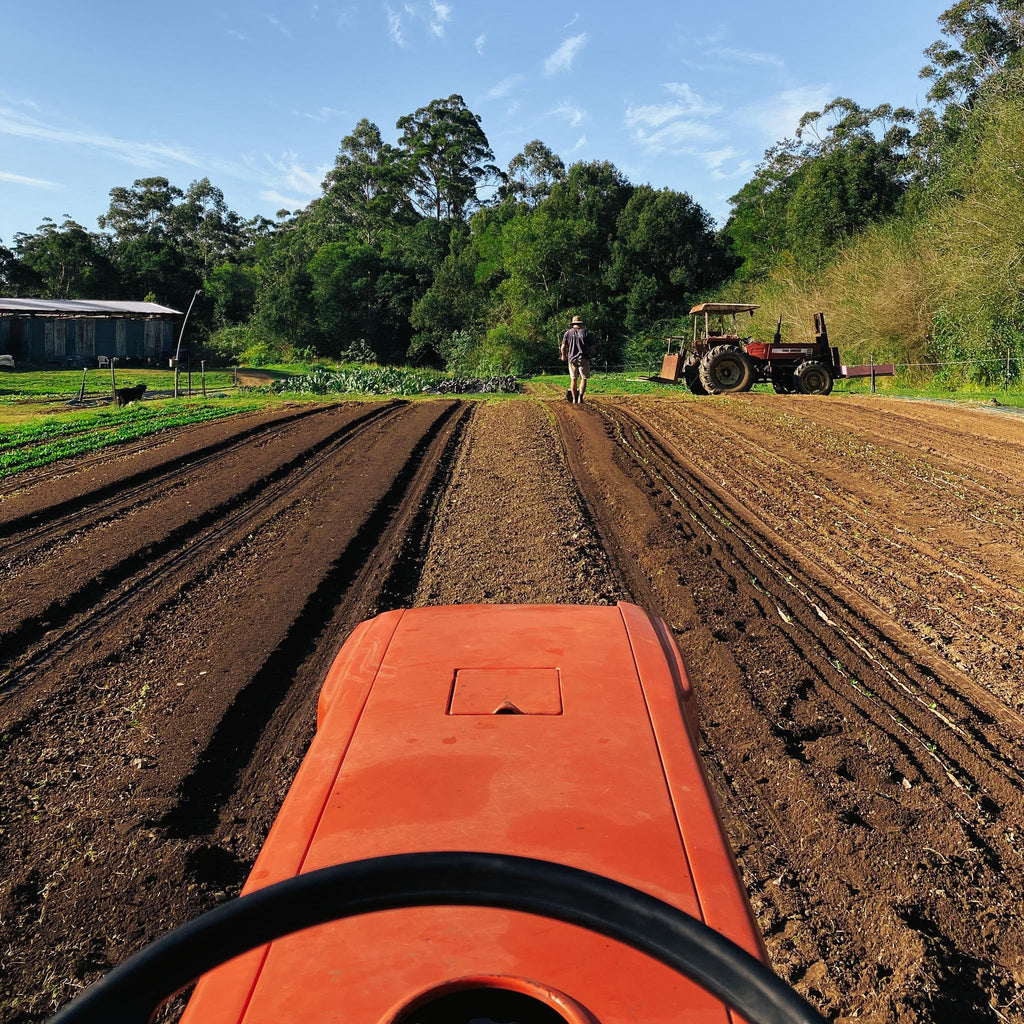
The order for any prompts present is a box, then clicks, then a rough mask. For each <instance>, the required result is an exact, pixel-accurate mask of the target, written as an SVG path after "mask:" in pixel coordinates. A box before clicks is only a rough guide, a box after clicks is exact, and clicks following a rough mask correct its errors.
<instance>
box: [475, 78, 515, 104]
mask: <svg viewBox="0 0 1024 1024" xmlns="http://www.w3.org/2000/svg"><path fill="white" fill-rule="evenodd" d="M522 80H523V76H522V75H509V76H508V78H503V79H502V80H501V81H500V82H499V83H498V84H497V85H495V86H492V87H491V88H490V89H488V90H487V92H485V93H484V99H485V100H500V99H504V98H505V97H506V96H507V95H508V94H509V93H510V92H511V91H512V90H513V89H514V88H515V87H516V86H517V85H518V84H519V83H520V82H521V81H522Z"/></svg>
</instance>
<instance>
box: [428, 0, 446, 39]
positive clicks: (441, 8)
mask: <svg viewBox="0 0 1024 1024" xmlns="http://www.w3.org/2000/svg"><path fill="white" fill-rule="evenodd" d="M430 10H431V12H432V13H433V15H434V17H433V18H432V19H429V20H430V31H431V32H433V33H434V35H435V36H443V35H444V27H445V25H447V24H448V22H449V21H451V18H452V6H451V4H443V3H440V2H439V0H430Z"/></svg>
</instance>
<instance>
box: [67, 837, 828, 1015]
mask: <svg viewBox="0 0 1024 1024" xmlns="http://www.w3.org/2000/svg"><path fill="white" fill-rule="evenodd" d="M423 906H473V907H496V908H499V909H503V910H519V911H525V912H527V913H533V914H537V915H539V916H541V917H548V918H554V919H555V920H558V921H565V922H568V923H569V924H575V925H580V926H582V927H584V928H587V929H589V930H591V931H594V932H598V933H599V934H601V935H605V936H607V937H608V938H612V939H617V940H618V941H620V942H624V943H625V944H626V945H628V946H632V947H633V948H634V949H637V950H639V951H641V952H642V953H646V954H648V955H649V956H652V957H654V958H655V959H656V960H660V961H661V962H662V963H663V964H666V965H668V966H669V967H671V968H673V969H674V970H676V971H678V972H679V973H681V974H684V975H685V976H686V977H688V978H690V979H691V980H692V981H695V982H696V983H697V984H699V985H700V986H702V987H703V988H705V989H707V990H708V991H709V992H711V993H712V994H714V995H715V996H717V997H718V998H719V999H721V1000H722V1001H723V1002H725V1003H726V1004H727V1005H729V1006H730V1007H732V1008H733V1009H734V1010H737V1011H739V1012H740V1013H741V1014H743V1016H744V1017H746V1018H747V1019H748V1020H749V1021H750V1022H751V1024H825V1020H824V1018H823V1017H821V1016H820V1015H819V1014H818V1013H817V1011H815V1010H814V1009H813V1008H812V1007H811V1006H810V1005H809V1004H808V1003H806V1002H805V1001H804V1000H803V999H802V998H801V997H800V996H799V995H797V993H796V992H794V991H793V990H792V989H791V988H790V987H789V986H788V985H786V984H785V983H784V982H783V981H781V980H780V979H779V978H778V977H776V975H774V974H773V973H772V972H771V971H770V970H769V969H768V968H767V967H765V966H764V964H762V963H761V962H760V961H759V960H757V959H755V958H754V957H752V956H751V955H750V954H749V953H747V952H746V951H745V950H743V949H741V948H740V947H739V946H737V945H736V944H735V943H733V942H731V941H729V939H726V938H724V937H723V936H722V935H720V934H719V933H718V932H716V931H714V930H713V929H712V928H709V927H708V926H707V925H705V924H703V923H702V922H700V921H698V920H696V919H695V918H692V917H690V916H689V915H687V914H684V913H683V912H682V911H680V910H677V909H676V908H675V907H673V906H670V905H669V904H667V903H664V902H662V901H661V900H659V899H655V898H654V897H653V896H650V895H648V894H647V893H643V892H640V891H639V890H637V889H633V888H631V887H630V886H628V885H623V884H622V883H621V882H614V881H612V880H611V879H608V878H604V877H602V876H601V875H595V874H592V873H590V872H589V871H581V870H579V869H578V868H571V867H566V866H565V865H562V864H552V863H550V862H549V861H543V860H533V859H531V858H528V857H510V856H506V855H503V854H491V853H410V854H398V855H396V856H392V857H374V858H371V859H369V860H361V861H354V862H353V863H351V864H339V865H337V866H335V867H330V868H323V869H322V870H320V871H311V872H309V873H308V874H304V875H298V876H296V877H295V878H289V879H287V880H286V881H284V882H279V883H277V884H276V885H271V886H268V887H267V888H265V889H258V890H256V891H255V892H253V893H250V894H249V895H248V896H243V897H241V898H240V899H237V900H232V901H231V902H230V903H226V904H224V905H223V906H221V907H217V908H216V909H215V910H211V911H209V912H208V913H206V914H203V915H202V916H201V917H197V918H196V919H195V920H194V921H191V922H190V923H189V924H186V925H184V926H183V927H181V928H178V929H177V930H175V931H173V932H171V933H170V934H169V935H166V936H164V938H162V939H159V940H158V941H156V942H154V943H153V944H152V945H150V946H147V947H146V948H145V949H143V950H142V951H141V952H139V953H136V954H135V955H134V956H132V957H130V958H129V959H128V960H126V961H125V962H124V963H122V964H120V965H119V966H118V967H116V968H115V969H114V970H113V971H111V972H110V973H109V974H107V975H106V976H105V977H103V978H101V979H100V980H99V981H97V982H96V983H95V984H94V985H92V986H90V987H89V988H87V989H86V990H85V991H84V992H82V993H81V995H79V996H78V997H77V998H76V999H75V1000H74V1001H72V1002H71V1003H69V1004H68V1005H67V1006H66V1007H64V1009H63V1010H61V1011H60V1012H59V1013H58V1014H57V1015H56V1016H55V1017H52V1018H51V1020H50V1024H112V1022H118V1024H146V1022H147V1021H148V1020H149V1019H150V1018H151V1017H152V1015H153V1014H154V1013H155V1012H156V1010H157V1009H158V1008H159V1006H160V1004H161V1003H163V1002H164V1001H166V1000H167V999H169V998H170V997H171V996H173V995H174V994H175V993H176V992H178V991H180V990H181V989H183V988H184V987H185V986H186V985H188V984H189V983H190V982H192V981H195V980H196V978H198V977H199V976H200V975H201V974H205V973H206V972H207V971H209V970H212V969H213V968H214V967H216V966H217V965H218V964H222V963H224V962H225V961H227V960H230V959H231V958H232V957H235V956H238V955H239V954H241V953H244V952H246V951H247V950H250V949H255V948H256V947H257V946H262V945H263V944H264V943H267V942H271V941H273V940H274V939H279V938H282V937H283V936H285V935H290V934H291V933H292V932H296V931H300V930H301V929H303V928H309V927H312V926H313V925H317V924H326V923H327V922H329V921H337V920H341V919H342V918H346V917H355V916H357V915H359V914H368V913H371V912H373V911H378V910H397V909H400V908H402V907H423Z"/></svg>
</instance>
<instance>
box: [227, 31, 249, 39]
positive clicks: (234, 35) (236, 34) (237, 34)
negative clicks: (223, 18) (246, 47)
mask: <svg viewBox="0 0 1024 1024" xmlns="http://www.w3.org/2000/svg"><path fill="white" fill-rule="evenodd" d="M228 35H229V36H231V37H232V38H233V39H238V40H239V41H240V42H243V43H248V42H249V37H248V36H247V35H246V34H245V33H244V32H239V31H238V29H237V28H229V29H228Z"/></svg>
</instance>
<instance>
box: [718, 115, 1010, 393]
mask: <svg viewBox="0 0 1024 1024" xmlns="http://www.w3.org/2000/svg"><path fill="white" fill-rule="evenodd" d="M973 124H974V131H975V132H976V133H977V137H976V140H975V145H974V146H972V147H970V152H971V163H970V164H969V166H966V167H964V168H962V169H960V171H959V173H958V174H957V177H956V184H957V189H956V190H955V192H954V193H953V194H952V195H949V194H948V193H947V195H946V196H945V197H943V198H942V199H940V200H938V201H936V202H935V203H933V204H932V205H930V206H926V207H925V209H924V211H923V212H921V213H918V214H915V215H912V216H904V217H897V218H893V219H891V220H889V221H887V222H885V223H884V224H880V225H875V226H872V227H870V228H868V229H867V230H865V231H863V232H862V233H860V234H859V235H858V236H857V237H856V238H854V239H852V240H851V241H850V242H849V243H848V244H847V245H846V246H845V247H844V248H843V249H841V250H840V251H839V252H838V254H837V255H836V258H835V259H834V261H833V262H832V263H831V264H830V265H829V266H827V267H826V268H824V270H823V271H822V272H821V273H820V274H819V275H817V276H811V275H810V274H807V273H805V272H804V271H802V270H800V268H798V267H797V266H796V264H795V263H794V262H793V261H792V260H783V262H782V263H780V265H779V266H778V267H776V269H775V270H774V271H773V273H772V275H771V276H770V278H769V279H767V280H765V281H762V282H759V283H757V284H755V285H753V286H750V285H748V286H747V287H746V288H745V290H744V292H743V296H742V300H743V301H748V302H757V303H760V304H761V306H762V309H761V310H760V311H759V313H758V316H757V327H756V328H755V333H756V334H757V336H758V337H761V338H762V339H763V340H767V339H768V338H769V337H770V335H771V333H772V331H773V330H774V327H775V323H776V322H777V320H778V317H779V316H780V315H781V316H782V319H783V327H784V333H785V335H786V337H788V338H791V339H793V340H796V339H798V338H800V337H802V336H806V335H807V334H808V333H809V331H810V329H811V323H812V322H813V315H814V313H815V312H816V311H818V310H821V311H823V312H825V314H826V320H827V322H828V326H829V334H830V337H831V340H832V343H833V344H835V345H838V346H839V348H840V350H841V351H842V354H843V358H844V360H845V361H847V362H864V361H866V360H867V359H868V357H869V356H870V355H872V354H873V355H874V356H875V358H876V359H878V360H880V361H881V360H886V361H888V360H892V361H895V362H897V363H905V364H939V363H943V364H946V365H945V366H932V367H931V369H930V370H928V372H929V373H936V374H937V375H938V376H939V377H940V379H944V380H946V382H947V383H948V384H949V385H950V386H955V385H960V384H965V383H966V384H977V385H991V384H994V383H998V382H1002V381H1003V378H1004V373H1005V367H1006V360H1007V354H1008V353H1009V357H1010V365H1011V375H1012V377H1013V378H1014V379H1015V380H1017V381H1020V380H1021V378H1022V376H1024V230H1022V226H1024V98H1021V97H1011V98H1006V97H1005V96H1004V97H1001V98H999V99H998V100H995V101H992V102H991V103H990V104H989V105H988V106H987V107H986V108H985V109H984V110H983V111H981V112H979V113H978V114H977V115H976V117H975V119H974V122H973ZM729 293H730V294H729V297H730V298H733V299H737V300H738V299H740V296H739V295H738V294H737V293H735V286H734V287H733V288H730V289H729Z"/></svg>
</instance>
